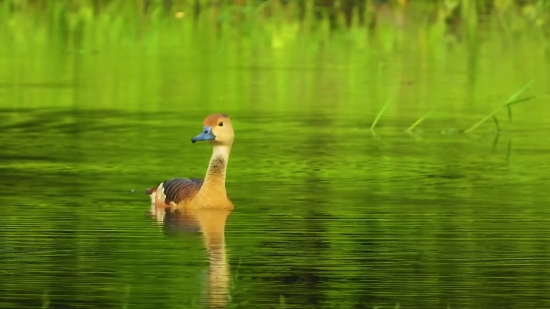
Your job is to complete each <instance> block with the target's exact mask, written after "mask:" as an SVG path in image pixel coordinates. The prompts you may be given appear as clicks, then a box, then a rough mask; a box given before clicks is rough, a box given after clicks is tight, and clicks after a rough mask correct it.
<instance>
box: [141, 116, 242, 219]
mask: <svg viewBox="0 0 550 309" xmlns="http://www.w3.org/2000/svg"><path fill="white" fill-rule="evenodd" d="M233 139H234V132H233V126H232V125H231V120H230V119H229V116H227V115H226V114H212V115H208V116H207V117H206V118H205V119H204V121H203V130H202V132H201V134H199V135H197V136H196V137H194V138H193V139H192V140H191V141H192V142H193V143H195V142H196V141H205V140H207V141H209V142H210V144H212V146H213V152H212V157H211V158H210V163H209V165H208V169H207V171H206V175H205V178H204V179H198V178H174V179H169V180H165V181H163V182H161V183H160V184H159V185H158V186H157V187H156V188H150V189H147V190H146V191H145V192H146V194H148V195H149V196H150V197H151V215H153V216H156V217H157V218H158V219H161V220H162V219H163V218H164V213H165V211H166V209H167V208H168V209H169V210H170V211H174V210H178V211H179V213H182V214H183V213H189V212H190V211H192V210H193V209H205V208H208V209H226V210H232V209H233V208H234V206H233V203H232V202H231V201H230V200H229V197H228V196H227V193H226V190H225V174H226V169H227V162H228V159H229V153H230V152H231V146H232V145H233Z"/></svg>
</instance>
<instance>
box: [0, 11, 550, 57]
mask: <svg viewBox="0 0 550 309" xmlns="http://www.w3.org/2000/svg"><path fill="white" fill-rule="evenodd" d="M0 19H1V20H2V25H1V27H2V28H1V35H2V37H3V40H4V42H6V41H5V40H8V39H9V40H12V41H13V42H16V43H24V42H26V43H30V42H33V43H46V42H48V43H49V42H50V41H58V40H59V41H61V43H63V44H65V45H67V46H68V47H69V46H70V47H86V48H93V47H95V48H100V47H104V46H106V44H108V45H110V44H123V43H128V42H135V41H140V40H156V41H160V42H159V43H160V44H163V43H162V41H165V42H164V44H177V43H176V42H179V43H183V42H189V41H191V40H193V38H196V36H201V37H204V36H206V37H207V38H209V39H212V40H221V39H223V38H225V39H227V40H230V41H233V43H234V44H240V43H242V42H241V40H256V41H257V42H258V43H262V44H268V45H270V46H271V47H272V48H281V47H283V46H286V45H288V44H292V43H296V42H299V41H301V40H303V39H307V40H308V41H313V42H315V43H317V44H321V43H323V44H328V43H329V42H330V39H331V38H334V36H335V35H336V34H338V35H339V37H341V39H342V40H345V41H346V42H347V43H348V47H351V48H358V49H367V48H369V46H370V45H371V44H373V41H375V42H377V43H379V44H383V45H384V46H386V47H387V48H389V49H391V48H406V46H408V45H410V44H411V42H414V44H418V45H421V46H424V47H426V46H429V45H430V44H436V45H437V44H452V43H454V42H456V41H460V42H467V43H470V44H474V42H475V41H477V40H478V39H479V37H480V36H482V34H481V33H483V32H484V31H491V32H492V33H501V34H504V35H506V36H507V37H509V38H512V37H514V36H518V35H522V36H523V35H526V34H531V35H533V36H539V37H540V39H541V40H543V41H544V42H546V43H547V42H548V35H549V33H550V30H549V29H550V27H549V26H548V23H549V21H550V1H548V0H531V1H528V0H524V1H511V0H478V1H474V0H437V1H435V0H434V1H414V0H387V1H383V0H378V1H376V0H296V1H284V0H225V1H222V0H220V1H212V0H137V1H125V0H74V1H58V0H2V1H0ZM166 41H168V42H166ZM226 43H227V41H226Z"/></svg>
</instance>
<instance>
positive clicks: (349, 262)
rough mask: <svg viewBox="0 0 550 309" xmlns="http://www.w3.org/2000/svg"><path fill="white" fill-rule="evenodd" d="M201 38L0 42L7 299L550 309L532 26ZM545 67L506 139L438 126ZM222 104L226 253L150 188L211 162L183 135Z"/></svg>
mask: <svg viewBox="0 0 550 309" xmlns="http://www.w3.org/2000/svg"><path fill="white" fill-rule="evenodd" d="M195 40H197V42H196V43H197V44H196V45H193V44H191V43H189V44H187V43H185V42H184V41H176V42H175V43H173V44H171V43H167V42H166V37H164V41H162V42H161V43H159V44H160V45H158V46H157V45H155V44H153V43H151V42H149V43H147V44H142V45H140V44H138V43H132V42H123V43H120V44H119V45H116V44H107V43H105V45H104V46H102V45H96V46H95V47H94V48H93V49H86V48H82V49H75V50H72V49H67V48H65V47H63V48H61V47H60V45H59V43H58V42H47V41H40V40H37V41H32V40H31V41H25V40H23V41H20V40H19V41H18V40H17V38H11V39H9V40H8V39H6V38H3V41H2V42H4V43H6V42H9V44H4V45H3V46H5V47H6V48H4V49H3V50H2V52H1V53H0V66H1V67H2V70H1V71H0V107H1V108H0V130H1V131H0V145H1V147H0V175H1V178H0V179H1V180H0V203H1V205H2V206H1V207H0V215H1V216H0V218H1V223H0V242H1V247H0V261H1V262H0V274H1V277H0V278H1V279H0V308H46V307H48V308H77V307H78V308H201V307H204V306H210V307H212V308H215V307H219V308H226V307H227V308H373V307H376V306H379V307H380V308H394V306H395V305H396V304H397V303H398V304H399V306H400V308H447V306H450V308H544V307H547V306H548V305H550V297H549V296H548V295H550V293H549V292H550V270H549V268H548V260H549V259H550V238H549V237H548V228H549V221H550V219H549V218H550V209H549V208H548V204H549V202H550V195H549V194H548V191H546V190H548V185H549V182H548V181H549V180H550V176H549V175H550V174H549V171H550V170H549V167H550V165H549V163H548V158H549V157H548V153H549V151H550V143H549V141H550V137H549V135H548V132H549V131H548V130H549V129H550V117H549V111H550V108H549V105H548V104H549V103H550V102H549V97H550V92H549V90H548V85H550V67H549V65H548V63H549V62H548V59H549V53H548V50H547V47H546V46H547V45H545V44H543V43H541V41H540V40H539V39H537V38H536V36H528V37H525V38H520V39H518V40H519V43H518V44H512V45H511V44H509V42H507V41H506V40H503V39H502V38H500V37H497V36H496V35H495V37H492V36H488V37H487V38H485V39H484V40H483V43H480V44H479V46H477V47H476V48H472V46H468V45H467V44H466V43H456V44H455V45H453V47H452V48H450V47H449V48H439V49H438V50H433V49H431V48H430V47H429V46H428V47H426V46H424V45H422V44H420V43H418V44H416V45H415V44H413V43H409V45H407V46H406V47H407V48H393V47H391V46H390V47H391V48H390V47H388V46H387V45H385V44H382V43H380V44H374V43H373V45H372V46H369V48H368V49H364V48H358V47H357V46H350V45H348V44H347V43H346V42H345V41H343V40H342V41H339V40H338V39H337V38H335V39H334V41H333V43H331V44H329V45H328V46H326V47H324V48H309V47H311V46H314V45H315V44H313V43H311V44H309V43H308V42H300V41H299V40H298V41H295V42H294V43H293V44H290V45H288V46H286V45H285V46H283V47H279V48H273V46H271V45H269V44H267V45H265V44H263V41H252V40H250V41H246V40H245V41H243V42H240V43H239V42H237V43H235V42H231V43H229V42H227V41H223V40H220V41H216V42H217V43H216V44H210V43H208V42H209V41H208V40H201V39H197V38H195ZM410 40H411V41H410V42H415V41H414V39H410ZM308 44H309V45H308ZM92 45H93V44H92ZM159 46H160V47H159ZM161 47H162V48H161ZM531 80H534V84H533V86H532V87H531V88H530V89H529V90H528V91H527V92H526V93H525V94H524V97H526V96H536V98H535V99H533V100H531V101H528V102H525V103H522V104H517V105H514V106H513V110H512V111H513V113H512V121H509V119H508V114H507V112H506V110H505V109H504V110H502V111H500V112H498V113H497V114H496V115H497V117H498V119H499V124H500V127H501V130H502V131H501V132H500V133H499V134H498V135H497V134H496V133H495V125H494V123H493V120H491V119H489V120H488V121H487V122H485V123H484V124H482V125H481V126H480V127H478V128H477V129H475V130H474V131H473V132H471V133H470V134H464V133H456V134H442V133H441V132H442V131H444V130H447V132H455V131H456V132H460V130H464V129H467V128H469V127H471V126H472V125H474V124H475V123H476V122H478V121H479V120H481V119H482V118H483V117H484V116H485V115H487V114H489V113H490V112H491V111H493V110H494V109H495V108H497V107H499V106H501V105H502V104H503V103H504V102H505V101H506V100H507V99H508V97H510V96H511V95H512V94H513V93H514V92H515V91H517V90H518V89H520V88H521V87H522V86H523V85H525V84H526V83H527V82H529V81H531ZM388 99H391V102H390V104H389V105H388V109H387V110H386V111H385V112H384V114H383V115H382V116H381V118H380V120H379V121H378V123H377V125H376V128H375V132H374V133H373V132H371V131H370V130H369V128H370V126H371V124H372V122H373V120H374V118H375V117H376V115H377V113H378V112H379V111H380V109H381V108H382V106H383V105H384V104H385V103H386V102H387V100H388ZM432 108H437V109H436V110H435V111H434V112H433V113H432V114H430V116H429V117H427V118H426V120H424V121H423V122H422V123H421V124H420V125H419V126H418V127H417V128H416V131H415V132H414V134H407V133H406V132H404V130H405V129H406V128H408V127H409V126H410V125H412V124H413V123H414V122H415V121H416V120H417V119H418V118H420V117H421V116H423V115H424V114H426V113H427V112H429V111H430V110H432ZM213 112H224V113H228V114H229V115H230V116H231V118H232V122H233V126H234V128H235V134H236V138H235V144H234V147H233V151H232V153H231V158H230V161H229V167H228V176H227V188H228V194H229V196H230V197H231V199H232V200H233V202H234V204H235V207H236V208H235V210H234V211H233V212H232V213H231V215H230V216H229V218H228V220H227V224H226V226H225V248H216V249H215V251H216V250H217V251H216V252H214V253H212V251H208V250H206V248H205V245H204V242H203V239H202V236H201V234H200V233H190V232H176V231H173V230H166V229H163V228H162V227H161V226H159V225H157V224H154V223H153V222H152V221H151V220H150V219H149V218H147V217H146V216H145V215H144V214H145V211H146V210H148V207H149V198H148V197H147V196H146V195H145V194H144V193H143V190H144V189H145V188H149V187H152V186H155V185H157V184H158V183H159V182H160V181H162V180H165V179H168V178H171V177H180V176H184V177H202V176H204V173H205V170H206V165H207V163H208V160H209V156H210V152H211V148H210V146H209V145H208V144H200V143H197V144H192V143H191V142H190V138H191V137H193V136H195V135H196V134H198V133H199V132H200V130H201V128H202V120H203V118H204V117H205V116H206V115H207V114H209V113H213ZM223 254H226V260H223V259H222V258H220V256H223ZM209 256H210V258H209ZM226 263H227V264H226ZM226 266H228V267H227V268H226ZM220 269H223V270H222V271H220ZM224 282H229V283H227V284H226V283H224Z"/></svg>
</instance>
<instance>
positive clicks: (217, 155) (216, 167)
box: [201, 145, 231, 196]
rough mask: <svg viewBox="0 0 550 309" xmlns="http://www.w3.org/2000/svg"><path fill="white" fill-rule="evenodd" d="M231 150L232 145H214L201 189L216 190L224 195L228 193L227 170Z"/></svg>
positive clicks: (204, 190)
mask: <svg viewBox="0 0 550 309" xmlns="http://www.w3.org/2000/svg"><path fill="white" fill-rule="evenodd" d="M230 152H231V147H229V146H220V145H216V146H214V151H213V152H212V158H210V163H209V164H208V170H207V171H206V176H205V177H204V184H203V185H202V188H201V191H203V192H210V191H216V193H217V194H222V196H225V195H226V191H225V172H226V170H227V161H228V160H229V153H230Z"/></svg>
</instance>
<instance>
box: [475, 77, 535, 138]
mask: <svg viewBox="0 0 550 309" xmlns="http://www.w3.org/2000/svg"><path fill="white" fill-rule="evenodd" d="M531 85H533V81H531V82H529V83H527V84H526V85H525V86H523V87H522V88H521V89H519V90H518V91H516V92H514V94H512V96H510V98H508V100H506V102H505V103H504V104H503V105H501V106H499V107H497V108H496V109H495V110H493V111H492V112H491V113H490V114H488V115H487V116H485V117H484V118H483V119H481V120H480V121H479V122H477V123H476V124H474V125H473V126H471V127H470V128H468V129H466V130H465V131H464V132H465V133H470V132H472V131H473V130H474V129H476V128H477V127H479V126H480V125H482V124H483V123H484V122H485V121H486V120H487V119H489V118H493V120H494V121H495V125H496V127H497V130H498V131H500V125H499V123H498V120H497V118H496V116H495V114H496V113H497V112H498V111H500V110H501V109H502V108H507V109H508V119H509V120H510V121H512V108H511V106H512V105H513V104H517V103H520V102H525V101H528V100H531V99H533V98H534V97H528V98H524V99H518V98H519V96H521V95H522V94H523V93H524V92H525V91H526V90H527V89H529V88H530V87H531Z"/></svg>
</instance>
